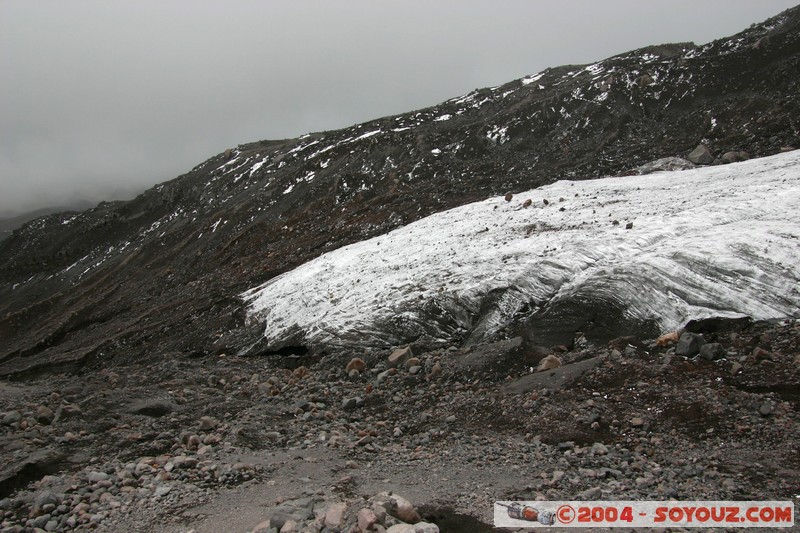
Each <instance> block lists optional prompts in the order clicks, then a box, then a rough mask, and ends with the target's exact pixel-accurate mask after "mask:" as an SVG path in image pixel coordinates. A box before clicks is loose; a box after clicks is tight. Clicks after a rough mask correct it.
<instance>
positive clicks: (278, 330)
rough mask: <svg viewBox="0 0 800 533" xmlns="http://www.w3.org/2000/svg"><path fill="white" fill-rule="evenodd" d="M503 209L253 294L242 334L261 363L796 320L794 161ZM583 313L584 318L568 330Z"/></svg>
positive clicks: (395, 236)
mask: <svg viewBox="0 0 800 533" xmlns="http://www.w3.org/2000/svg"><path fill="white" fill-rule="evenodd" d="M507 198H508V196H506V197H502V196H500V197H494V198H489V199H487V200H484V201H481V202H476V203H472V204H469V205H464V206H462V207H459V208H455V209H451V210H449V211H445V212H441V213H438V214H435V215H432V216H429V217H426V218H424V219H421V220H418V221H416V222H414V223H411V224H408V225H407V226H404V227H401V228H398V229H396V230H394V231H392V232H390V233H387V234H385V235H383V236H380V237H376V238H372V239H369V240H366V241H363V242H359V243H356V244H353V245H350V246H346V247H343V248H340V249H337V250H334V251H332V252H329V253H326V254H325V255H322V256H320V257H318V258H317V259H315V260H312V261H310V262H308V263H306V264H303V265H301V266H299V267H298V268H295V269H294V270H292V271H289V272H286V273H284V274H282V275H280V276H278V277H276V278H273V279H271V280H269V281H268V282H266V283H264V284H261V285H259V286H257V287H254V288H253V289H251V290H248V291H246V292H245V293H243V294H241V295H240V296H241V298H242V300H243V302H244V305H245V306H246V308H247V316H248V321H249V323H250V324H251V325H257V326H258V327H263V332H264V333H263V335H264V339H263V340H264V341H266V345H267V346H271V347H273V348H280V347H282V346H286V345H296V344H302V345H307V346H314V347H326V348H336V347H346V346H376V347H377V346H386V347H388V346H394V345H400V344H405V343H422V344H425V345H430V346H436V345H443V346H444V345H451V344H470V343H476V342H484V341H488V340H492V339H495V338H497V337H499V336H503V335H506V336H507V335H508V334H509V332H516V333H519V331H520V330H521V329H525V328H528V329H534V330H536V331H539V332H541V331H544V330H545V329H546V327H549V326H550V325H554V324H572V323H574V324H577V325H576V326H575V329H579V327H580V328H583V329H585V328H587V327H589V326H590V325H591V321H592V320H599V321H602V319H603V317H604V316H605V318H606V319H607V320H621V321H623V322H625V323H626V324H629V325H630V324H634V325H635V324H640V325H647V326H648V328H649V329H648V331H649V332H653V331H659V330H660V331H666V330H671V329H676V328H678V327H680V326H681V325H683V324H684V323H685V322H686V321H687V320H689V319H695V318H704V317H712V316H723V317H738V316H750V317H752V318H754V319H773V318H783V317H796V316H798V315H799V314H800V313H799V308H798V302H800V215H798V213H800V151H794V152H787V153H783V154H779V155H775V156H771V157H766V158H761V159H754V160H750V161H745V162H741V163H735V164H730V165H721V166H712V167H698V168H696V169H691V170H684V171H673V172H659V173H653V174H648V175H643V176H627V177H609V178H601V179H593V180H584V181H558V182H555V183H553V184H551V185H548V186H544V187H540V188H537V189H533V190H530V191H526V192H522V193H515V194H514V195H513V197H512V198H511V199H510V200H507ZM587 305H588V306H589V307H592V308H593V311H592V313H593V317H594V318H592V317H583V318H582V319H581V320H577V321H576V320H572V319H573V318H574V317H570V316H569V315H570V313H572V314H581V313H585V309H586V307H587ZM615 313H616V314H615ZM548 320H550V322H547V321H548ZM571 320H572V321H571ZM587 321H588V322H589V325H588V326H587ZM539 322H543V323H544V324H545V326H546V327H542V326H541V324H540V327H538V329H537V323H539Z"/></svg>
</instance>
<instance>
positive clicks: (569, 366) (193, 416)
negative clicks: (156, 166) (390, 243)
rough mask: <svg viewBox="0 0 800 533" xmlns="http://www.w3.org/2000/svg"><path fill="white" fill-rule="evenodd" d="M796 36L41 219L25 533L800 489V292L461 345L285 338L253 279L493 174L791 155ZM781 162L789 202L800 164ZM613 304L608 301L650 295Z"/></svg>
mask: <svg viewBox="0 0 800 533" xmlns="http://www.w3.org/2000/svg"><path fill="white" fill-rule="evenodd" d="M798 53H800V8H795V9H792V10H789V11H787V12H785V13H782V14H780V15H779V16H777V17H775V18H773V19H770V20H768V21H765V22H763V23H760V24H754V25H753V26H752V27H751V28H749V29H747V30H745V31H743V32H742V33H740V34H738V35H735V36H733V37H731V38H727V39H721V40H719V41H715V42H713V43H709V44H707V45H704V46H696V45H694V44H692V43H683V44H670V45H662V46H653V47H649V48H646V49H641V50H636V51H632V52H629V53H626V54H622V55H619V56H615V57H612V58H609V59H607V60H604V61H600V62H598V63H596V64H593V65H582V66H566V67H559V68H554V69H549V70H547V71H544V72H542V73H539V74H536V75H532V76H526V77H524V78H522V79H519V80H515V81H513V82H510V83H508V84H506V85H504V86H501V87H494V88H487V89H479V90H475V91H473V92H472V93H470V94H468V95H465V96H462V97H459V98H454V99H452V100H449V101H447V102H443V103H441V104H439V105H437V106H434V107H431V108H428V109H423V110H418V111H413V112H410V113H407V114H404V115H398V116H395V117H386V118H382V119H379V120H376V121H373V122H370V123H366V124H360V125H356V126H353V127H351V128H347V129H344V130H340V131H331V132H318V133H310V134H308V135H305V136H303V137H301V138H299V139H291V140H278V141H261V142H255V143H250V144H245V145H241V146H239V147H236V148H232V149H229V150H226V151H224V152H223V153H221V154H219V155H217V156H214V157H212V158H211V159H209V160H208V161H205V162H203V163H201V164H200V165H198V166H197V167H195V168H194V169H192V170H191V171H190V172H188V173H187V174H185V175H183V176H180V177H178V178H176V179H175V180H173V181H171V182H168V183H165V184H162V185H159V186H157V187H154V188H153V189H151V190H149V191H147V192H145V193H144V194H142V195H141V196H139V197H137V198H136V199H134V200H132V201H130V202H115V203H104V204H100V205H99V206H97V207H96V208H94V209H90V210H88V211H85V212H81V213H62V214H55V215H49V216H47V217H43V218H40V219H37V220H34V221H32V222H29V223H27V224H26V225H25V226H24V227H22V228H21V229H18V230H16V231H14V232H13V233H12V234H11V235H10V236H8V237H7V238H5V239H3V240H2V241H0V379H1V380H0V392H1V393H2V394H0V531H3V532H6V531H7V532H20V531H25V532H29V531H70V530H78V531H86V530H96V531H108V532H112V531H114V532H117V531H134V532H135V531H141V532H146V531H147V532H149V531H156V532H170V533H173V532H175V533H177V532H182V533H188V532H189V531H195V532H197V533H200V532H217V531H268V532H270V533H271V532H273V531H286V532H288V531H314V532H320V531H328V532H334V531H353V532H360V531H382V530H386V531H389V532H390V533H397V532H398V531H437V530H438V531H482V530H486V531H488V530H490V529H491V519H492V510H493V509H492V503H493V502H494V501H495V500H503V499H506V500H508V499H530V500H536V499H549V500H556V499H586V500H592V499H595V500H596V499H670V498H675V499H710V500H712V499H739V500H741V499H753V500H762V499H776V500H789V499H791V500H793V501H794V502H795V506H796V507H797V505H798V502H799V500H798V498H800V490H798V487H800V464H798V457H800V453H798V452H800V450H798V448H797V443H798V442H800V439H798V437H800V435H798V433H800V426H799V425H798V402H800V375H798V373H799V371H798V368H800V360H799V359H798V357H799V356H800V322H798V320H797V319H798V317H797V316H796V315H793V314H792V313H791V312H784V316H775V317H772V318H774V319H775V320H756V321H752V320H748V319H744V318H741V319H732V318H726V319H707V320H702V321H692V322H688V323H685V324H684V323H681V324H680V326H682V329H681V331H677V332H672V333H668V334H666V335H664V336H660V335H661V334H662V333H666V332H664V331H661V330H659V329H658V328H657V327H654V326H653V324H652V323H650V324H647V327H644V326H643V324H642V323H633V322H632V323H630V324H628V323H623V322H620V323H619V324H617V326H620V324H623V325H625V326H626V327H621V326H620V327H618V328H617V329H616V330H615V331H614V332H613V333H614V334H613V335H605V336H599V335H593V334H592V332H591V331H588V330H585V327H584V326H585V325H586V324H585V321H583V320H582V319H581V320H577V319H576V317H581V316H582V315H581V313H582V311H581V307H582V306H581V305H580V304H581V301H582V300H581V299H580V298H576V299H573V300H571V301H570V302H567V303H568V304H569V305H564V306H562V307H560V308H559V309H558V314H557V316H556V318H557V320H555V321H552V323H560V324H563V328H562V329H563V331H559V336H558V338H555V337H553V338H551V337H548V335H546V334H545V332H543V331H539V330H536V324H534V323H532V322H530V321H526V320H527V319H529V318H530V315H529V314H526V313H522V314H520V315H519V316H517V315H514V317H516V318H514V320H512V321H511V322H509V323H507V324H506V326H508V327H503V328H499V329H497V330H496V331H492V332H491V334H487V335H484V334H482V333H483V332H481V335H477V334H476V332H478V329H477V327H472V326H469V327H466V329H464V330H463V331H458V332H457V333H454V334H452V335H450V336H449V337H444V338H442V339H438V340H437V342H436V343H430V342H422V340H423V339H421V337H415V336H414V335H412V334H409V335H407V336H404V337H399V338H396V339H389V338H388V337H387V336H386V335H385V333H386V330H385V329H384V331H382V332H379V333H381V335H376V336H375V338H379V339H383V341H382V343H381V342H378V343H376V342H363V343H361V344H359V343H358V342H350V343H348V344H346V345H344V344H339V345H331V344H325V343H321V342H319V343H318V342H314V341H313V339H310V337H308V336H306V337H297V338H298V339H300V340H299V341H297V342H284V343H281V344H273V345H270V344H269V343H264V342H263V339H264V333H265V327H266V326H265V324H264V323H263V322H260V321H254V320H252V317H249V315H248V309H247V302H246V301H245V300H244V299H243V297H242V295H243V294H245V291H248V290H252V289H253V288H254V287H258V286H260V285H262V284H264V283H267V282H270V281H272V280H275V279H277V277H278V276H280V275H283V274H287V273H290V272H293V269H295V268H296V267H298V266H300V265H305V264H309V262H310V261H313V260H314V259H315V258H319V257H320V256H322V255H323V254H324V253H326V252H331V251H334V250H339V249H341V248H342V247H344V246H346V245H349V244H352V243H358V242H361V241H365V240H366V239H370V238H372V237H376V236H382V235H386V234H387V233H388V232H389V231H391V230H393V229H396V228H400V227H408V226H409V225H410V224H411V223H412V222H414V221H418V220H420V219H422V218H424V217H427V216H429V215H432V214H434V213H441V212H443V211H445V210H447V209H450V208H454V207H457V206H466V205H467V204H471V203H473V202H477V201H484V200H486V198H489V197H491V196H493V195H506V194H508V195H509V196H511V197H512V198H513V194H514V193H517V192H519V191H528V190H531V189H534V188H535V187H541V186H545V185H548V184H553V183H554V182H556V181H557V180H564V179H569V180H587V179H593V178H597V177H603V176H614V175H616V176H633V175H636V174H646V173H650V172H654V171H659V170H674V169H686V168H689V169H693V168H697V167H704V166H708V165H722V164H728V163H736V162H739V161H742V160H747V159H754V158H758V157H763V156H770V155H774V154H779V153H781V152H789V151H791V150H792V149H793V148H797V147H798V146H800V124H798V118H797V117H800V81H798V77H797V72H798V71H800V68H799V67H800V65H798V57H800V56H798ZM740 168H741V167H740ZM748 168H749V167H748ZM698 175H700V174H698ZM783 179H784V181H783V182H781V183H782V185H781V187H785V194H786V196H787V197H789V196H791V195H792V194H794V191H796V190H797V185H796V184H797V179H798V176H796V175H795V174H790V175H787V176H785V177H784V178H783ZM754 181H755V178H754ZM717 194H718V195H719V196H720V197H721V196H722V195H725V194H733V189H731V190H727V189H726V190H720V191H717ZM772 197H773V198H774V197H775V196H774V195H773V196H772ZM792 197H793V196H792ZM703 198H704V199H705V200H706V201H708V202H711V203H713V202H714V199H715V198H716V196H715V193H714V191H704V192H703ZM754 198H756V199H757V200H758V201H759V202H762V203H763V204H764V205H766V203H767V202H769V198H770V197H769V196H767V197H764V198H762V197H760V196H758V197H754ZM785 199H786V198H784V197H781V201H784V200H785ZM517 200H519V198H517ZM748 200H753V198H750V199H748V198H743V199H741V201H742V202H743V203H745V202H747V201H748ZM510 201H511V199H509V202H510ZM536 201H537V202H541V203H542V204H543V203H544V202H542V201H541V199H537V200H536ZM608 201H609V202H613V201H614V198H609V199H608ZM683 201H684V200H683V199H681V202H683ZM686 201H689V200H688V199H687V200H686ZM751 203H752V202H751ZM775 203H776V205H777V204H778V202H775ZM509 205H510V204H509ZM780 205H783V204H780ZM520 208H522V207H520ZM549 209H550V210H551V211H553V212H555V213H561V211H560V210H559V211H557V209H559V208H556V207H555V206H552V208H549ZM763 210H764V211H768V209H767V208H766V207H765V208H764V209H763ZM697 213H698V215H697V216H698V217H702V216H703V214H704V213H705V212H704V211H702V210H700V211H697ZM651 214H652V213H651ZM705 214H707V213H705ZM568 215H569V214H568V213H567V214H563V215H557V216H563V217H568ZM786 215H787V217H788V218H787V226H786V227H787V228H788V229H787V231H785V232H784V233H783V234H780V235H778V234H777V233H776V234H775V236H776V238H777V237H780V239H785V240H787V242H788V243H789V246H791V242H792V239H794V240H796V237H795V236H794V233H793V232H794V228H795V227H794V226H793V225H791V224H789V222H791V218H790V213H787V214H786ZM620 220H622V221H623V223H625V227H627V224H628V223H630V222H627V221H626V220H625V218H624V217H623V216H621V217H620ZM617 222H619V221H617ZM636 223H637V224H638V222H636ZM612 224H613V222H612ZM638 227H639V226H636V229H637V230H638ZM540 229H542V228H540ZM544 229H546V228H544ZM617 229H619V230H620V231H622V232H625V231H626V229H625V228H624V227H620V228H617ZM628 229H632V228H628ZM709 242H710V241H709ZM781 242H783V241H781ZM758 244H759V245H760V244H762V243H761V242H759V243H758ZM782 247H783V248H786V246H782ZM763 255H764V257H756V256H755V255H754V256H753V264H752V265H749V266H750V267H752V268H749V267H747V266H745V267H740V266H737V268H736V269H733V270H731V271H730V272H729V273H728V274H729V275H730V277H731V279H734V278H735V277H736V276H737V275H744V274H747V273H748V272H749V273H753V272H756V270H757V269H756V267H758V268H761V266H762V263H769V262H770V261H773V259H774V257H773V256H772V255H769V254H766V252H765V253H764V254H763ZM704 264H705V263H703V262H696V264H695V268H699V269H701V270H702V267H703V265H704ZM772 267H774V268H773V269H772V270H770V271H769V272H770V273H771V275H774V274H775V272H778V271H779V270H780V269H783V270H781V271H786V272H790V273H791V272H794V270H791V269H792V268H796V266H793V265H788V267H787V265H779V264H778V265H775V264H774V261H773V264H772ZM500 268H502V267H500ZM766 271H767V270H765V272H766ZM708 272H709V271H706V270H703V274H704V275H706V274H708ZM717 274H719V272H717ZM717 274H715V275H717ZM728 274H726V276H727V275H728ZM708 275H709V276H711V274H708ZM745 277H746V276H745ZM751 277H752V278H753V279H759V280H760V279H762V276H761V275H759V274H758V273H757V272H756V274H754V275H753V276H751ZM791 279H792V278H786V280H785V281H786V282H787V283H790V282H791ZM728 281H730V280H728ZM795 290H796V288H795ZM743 294H747V293H743ZM378 296H380V295H378ZM495 296H496V294H495V295H492V294H487V295H486V296H485V299H484V300H481V301H478V302H477V303H476V304H474V309H475V311H474V315H473V316H468V317H466V318H465V320H464V321H463V323H464V324H468V325H469V324H475V325H478V324H479V323H480V322H481V321H480V320H477V318H478V317H479V316H480V310H481V309H486V308H487V307H488V306H491V305H493V304H494V303H496V301H495V300H494V299H493V298H494V297H495ZM767 296H769V295H767ZM784 296H785V295H784ZM755 299H756V298H755V296H754V297H753V300H755ZM785 299H786V302H788V303H786V307H785V308H786V309H791V308H792V307H791V305H792V302H791V299H790V297H787V298H785ZM599 301H605V302H607V305H606V306H605V307H603V306H602V305H600V306H599V307H596V308H595V309H594V310H593V314H594V315H595V316H596V317H599V318H598V319H599V320H602V319H604V318H609V317H611V318H612V319H613V318H614V317H620V316H624V310H622V311H621V310H620V309H618V308H617V307H614V306H613V305H611V304H609V303H608V302H611V301H612V300H611V299H599ZM705 303H706V304H708V305H707V307H708V308H713V305H714V302H713V301H712V302H705ZM795 304H796V302H795ZM298 305H302V303H301V304H298ZM276 307H277V306H276ZM795 308H796V305H795ZM781 309H784V308H783V307H782V308H781ZM740 311H741V310H740ZM621 313H622V314H621ZM745 314H747V313H745ZM752 314H753V315H756V316H758V318H765V317H764V316H761V315H762V314H763V313H760V312H759V313H755V312H753V313H752ZM518 318H519V319H518ZM523 318H524V319H525V320H522V319H523ZM688 318H691V317H688ZM607 321H614V320H611V319H609V320H607ZM628 326H629V327H628ZM390 327H391V324H389V325H385V326H384V328H390ZM534 330H535V331H536V333H535V334H531V333H530V332H531V331H534ZM290 337H291V336H289V337H287V338H290ZM562 339H563V340H562ZM392 341H395V342H392ZM438 341H441V342H438ZM550 341H553V342H550Z"/></svg>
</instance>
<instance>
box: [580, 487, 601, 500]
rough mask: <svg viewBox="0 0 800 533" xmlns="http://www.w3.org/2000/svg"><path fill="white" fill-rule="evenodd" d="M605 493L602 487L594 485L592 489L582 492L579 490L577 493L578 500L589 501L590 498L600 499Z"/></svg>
mask: <svg viewBox="0 0 800 533" xmlns="http://www.w3.org/2000/svg"><path fill="white" fill-rule="evenodd" d="M602 494H603V490H602V489H601V488H600V487H592V488H590V489H586V490H584V491H582V492H579V493H578V494H577V495H576V499H577V500H583V501H589V500H598V499H600V496H601V495H602Z"/></svg>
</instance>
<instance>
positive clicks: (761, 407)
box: [0, 319, 800, 533]
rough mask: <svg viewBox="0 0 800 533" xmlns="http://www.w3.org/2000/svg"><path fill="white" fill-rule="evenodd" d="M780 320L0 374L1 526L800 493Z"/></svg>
mask: <svg viewBox="0 0 800 533" xmlns="http://www.w3.org/2000/svg"><path fill="white" fill-rule="evenodd" d="M799 368H800V321H796V320H795V321H792V320H786V321H782V322H752V321H749V320H747V319H719V320H714V319H708V320H703V321H697V322H691V323H689V324H687V326H686V328H684V329H682V330H679V331H676V332H670V333H668V334H665V335H663V336H661V337H660V338H658V339H637V338H634V337H621V338H618V339H615V340H612V341H611V342H609V343H608V344H607V345H603V346H591V345H587V344H586V342H585V341H584V340H582V339H580V338H578V339H577V340H576V342H575V343H574V346H570V347H567V346H563V345H562V346H552V347H538V346H529V345H527V344H526V343H524V342H523V341H522V339H520V338H514V339H510V340H504V341H499V342H494V343H490V344H484V345H477V346H473V347H471V348H469V349H458V348H455V347H451V348H448V349H442V350H436V351H432V352H426V353H414V351H413V349H408V348H398V349H395V350H391V351H369V350H366V351H365V352H364V353H359V354H354V353H335V354H329V355H325V356H322V357H314V356H295V357H280V356H274V357H260V358H244V357H236V356H231V355H220V356H217V357H213V358H204V359H190V358H186V359H183V360H171V361H163V362H161V363H158V364H157V365H155V366H154V365H150V366H147V367H144V366H143V367H137V366H135V365H134V366H132V367H125V368H120V369H119V371H115V370H109V369H105V370H100V371H97V372H85V373H82V374H80V375H77V376H51V377H47V378H41V379H39V380H33V381H27V382H25V383H24V384H17V383H14V382H3V383H2V385H0V386H2V392H3V394H2V398H3V403H2V413H0V432H1V433H0V435H1V437H0V447H1V452H2V453H0V456H1V457H2V479H0V487H1V488H2V494H0V497H1V499H0V517H2V521H1V523H0V531H2V532H4V533H5V532H22V531H26V532H32V531H37V532H38V531H89V530H92V531H98V532H101V531H104V532H112V531H113V532H118V531H130V532H151V531H152V532H165V533H166V532H169V533H178V532H181V533H188V532H190V531H193V532H195V533H201V532H217V531H240V532H256V531H257V532H262V533H264V532H270V533H271V532H276V531H280V532H288V531H298V532H336V531H342V532H345V531H346V532H367V531H376V532H382V531H387V532H391V533H397V532H411V531H416V532H434V531H489V530H491V522H492V512H493V502H494V501H496V500H510V499H522V500H575V499H577V500H598V499H611V500H615V499H627V500H635V499H651V500H665V499H678V500H688V499H700V500H793V501H794V502H795V505H796V506H797V503H798V499H799V498H800V489H798V487H800V453H798V451H800V450H798V448H797V446H798V444H797V443H798V442H800V425H798V406H799V405H800V371H799V370H798V369H799Z"/></svg>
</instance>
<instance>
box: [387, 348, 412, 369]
mask: <svg viewBox="0 0 800 533" xmlns="http://www.w3.org/2000/svg"><path fill="white" fill-rule="evenodd" d="M412 357H414V352H412V351H411V347H410V346H406V347H405V348H397V349H396V350H395V351H393V352H392V353H391V354H389V361H388V364H389V368H396V367H398V366H400V365H402V364H403V363H405V362H406V361H408V360H409V359H411V358H412Z"/></svg>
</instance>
